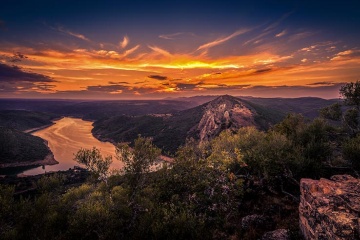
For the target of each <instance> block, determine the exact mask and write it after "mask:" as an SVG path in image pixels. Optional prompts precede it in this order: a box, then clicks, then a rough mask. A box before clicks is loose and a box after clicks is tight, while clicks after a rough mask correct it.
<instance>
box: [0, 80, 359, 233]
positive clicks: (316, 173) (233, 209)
mask: <svg viewBox="0 0 360 240" xmlns="http://www.w3.org/2000/svg"><path fill="white" fill-rule="evenodd" d="M340 95H341V96H342V101H341V102H338V103H334V104H333V105H331V106H328V107H325V108H323V109H322V110H321V111H320V117H319V118H316V119H314V120H311V121H310V120H307V119H306V118H305V117H303V116H302V115H301V114H289V115H287V116H286V117H285V118H284V119H283V120H282V121H281V122H280V123H278V124H276V125H274V126H272V127H271V128H270V129H269V130H267V131H260V130H258V129H256V128H254V127H245V128H240V129H239V130H238V131H236V132H232V131H223V132H222V133H221V134H220V135H219V136H218V137H216V138H214V139H212V140H210V141H208V142H203V143H201V144H198V143H197V142H196V141H195V140H194V139H188V140H187V142H186V144H184V145H182V146H181V147H179V149H178V150H177V151H176V154H175V158H174V161H173V163H171V164H170V163H169V164H164V166H163V167H162V168H161V169H159V170H157V171H154V170H153V166H154V164H155V163H156V161H157V158H158V156H159V155H160V154H161V149H159V148H158V147H156V146H155V145H154V144H153V142H152V139H151V138H147V137H141V136H139V137H138V138H137V139H136V140H135V142H134V144H132V145H131V146H130V145H128V144H124V143H119V144H117V145H116V157H115V159H112V158H111V157H108V156H102V155H101V154H100V151H99V150H98V149H96V148H93V149H80V150H79V152H78V153H77V154H76V155H75V156H74V161H77V162H79V163H81V164H84V165H85V166H86V168H87V170H88V171H89V172H90V175H89V177H88V178H87V180H86V181H85V182H79V183H75V184H71V185H66V184H64V183H65V182H66V181H67V179H66V178H67V177H68V176H66V175H63V174H62V173H53V174H47V175H44V176H43V177H42V178H41V179H39V180H37V181H36V182H35V183H34V184H35V186H36V192H35V193H33V194H30V195H22V194H14V193H15V188H16V186H14V185H1V186H0V213H1V214H0V238H1V239H24V238H26V239H258V238H261V236H262V235H263V234H264V233H265V232H267V231H271V230H274V229H279V228H285V229H288V230H289V232H290V235H291V238H292V239H301V236H300V234H299V228H298V204H299V181H300V179H301V178H313V179H319V178H322V177H330V176H332V175H334V174H343V173H346V174H350V175H353V176H355V177H359V174H358V172H359V170H360V134H359V132H360V125H359V111H360V82H359V81H357V82H351V83H347V84H345V85H344V86H343V87H341V89H340ZM111 161H123V162H124V165H125V167H124V169H123V170H121V171H120V170H119V171H112V172H110V171H109V166H110V163H111ZM255 214H256V216H259V218H258V219H257V220H256V221H252V222H249V223H248V224H244V221H241V220H242V219H244V218H245V217H247V216H250V215H255Z"/></svg>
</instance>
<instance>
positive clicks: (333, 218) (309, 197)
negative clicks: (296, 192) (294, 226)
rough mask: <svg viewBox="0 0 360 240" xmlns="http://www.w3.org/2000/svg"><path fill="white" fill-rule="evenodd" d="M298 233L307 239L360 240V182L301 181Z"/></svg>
mask: <svg viewBox="0 0 360 240" xmlns="http://www.w3.org/2000/svg"><path fill="white" fill-rule="evenodd" d="M300 190H301V202H300V206H299V212H300V229H301V231H302V233H303V235H304V238H305V239H306V240H310V239H360V197H359V194H360V180H359V179H356V178H353V177H351V176H349V175H335V176H333V177H331V179H330V180H328V179H324V178H322V179H320V180H312V179H302V180H301V184H300Z"/></svg>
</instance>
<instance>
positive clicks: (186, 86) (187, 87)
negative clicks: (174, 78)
mask: <svg viewBox="0 0 360 240" xmlns="http://www.w3.org/2000/svg"><path fill="white" fill-rule="evenodd" d="M176 87H177V88H178V90H194V89H195V88H197V87H198V84H192V83H178V84H176Z"/></svg>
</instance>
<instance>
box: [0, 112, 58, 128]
mask: <svg viewBox="0 0 360 240" xmlns="http://www.w3.org/2000/svg"><path fill="white" fill-rule="evenodd" d="M55 117H57V115H55V114H52V113H42V112H34V111H25V110H3V111H0V126H3V127H7V128H13V129H17V130H19V131H25V130H29V129H33V128H38V127H42V126H46V125H49V124H51V123H52V121H51V120H53V119H54V118H55Z"/></svg>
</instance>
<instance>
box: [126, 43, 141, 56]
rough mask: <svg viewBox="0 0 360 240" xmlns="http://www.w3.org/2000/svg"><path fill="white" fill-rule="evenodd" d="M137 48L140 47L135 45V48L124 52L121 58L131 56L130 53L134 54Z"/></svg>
mask: <svg viewBox="0 0 360 240" xmlns="http://www.w3.org/2000/svg"><path fill="white" fill-rule="evenodd" d="M139 47H140V45H136V46H135V47H133V48H130V49H128V50H126V51H125V52H124V54H123V56H124V57H126V56H128V55H130V54H132V53H133V52H135V51H136V50H137V49H138V48H139Z"/></svg>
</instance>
